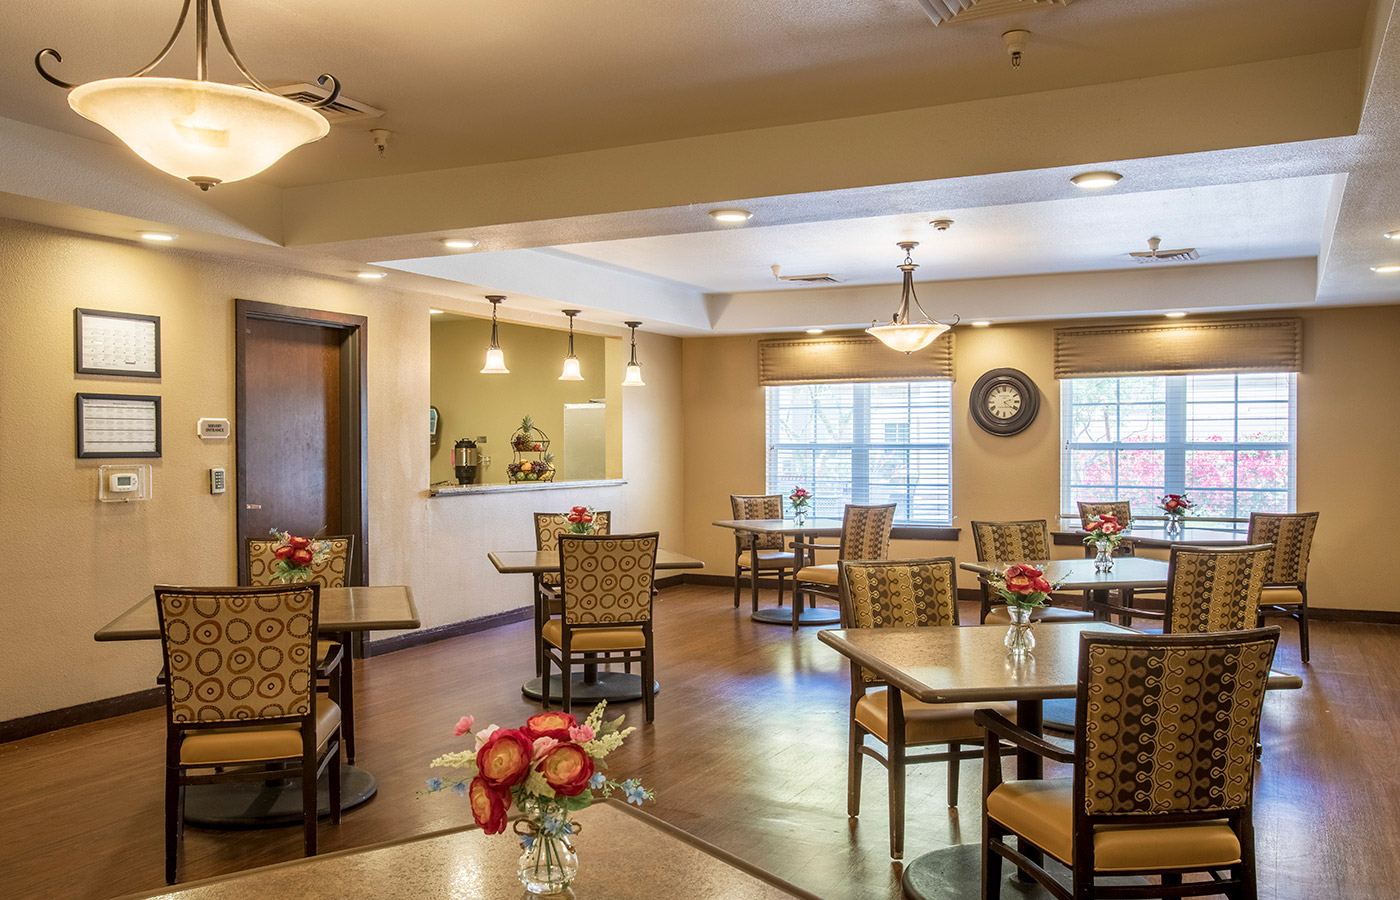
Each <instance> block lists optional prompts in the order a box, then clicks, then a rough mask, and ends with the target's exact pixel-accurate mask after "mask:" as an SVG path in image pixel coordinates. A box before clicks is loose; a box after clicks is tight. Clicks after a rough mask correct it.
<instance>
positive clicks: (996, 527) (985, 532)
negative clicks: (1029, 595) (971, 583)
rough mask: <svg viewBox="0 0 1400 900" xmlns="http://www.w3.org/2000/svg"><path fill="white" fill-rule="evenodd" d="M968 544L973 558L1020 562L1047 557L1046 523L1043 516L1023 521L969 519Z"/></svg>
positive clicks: (1047, 533)
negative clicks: (974, 553)
mask: <svg viewBox="0 0 1400 900" xmlns="http://www.w3.org/2000/svg"><path fill="white" fill-rule="evenodd" d="M972 544H973V547H974V548H976V550H977V561H978V562H986V561H987V560H993V559H998V560H1005V561H1007V562H1024V561H1028V560H1033V559H1049V558H1050V525H1049V523H1047V522H1046V521H1045V520H1044V519H1030V520H1028V521H1025V522H973V523H972Z"/></svg>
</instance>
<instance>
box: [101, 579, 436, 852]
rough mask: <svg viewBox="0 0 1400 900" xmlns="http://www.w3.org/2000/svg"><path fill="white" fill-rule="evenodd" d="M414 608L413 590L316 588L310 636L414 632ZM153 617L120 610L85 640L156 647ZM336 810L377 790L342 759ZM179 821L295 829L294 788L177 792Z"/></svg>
mask: <svg viewBox="0 0 1400 900" xmlns="http://www.w3.org/2000/svg"><path fill="white" fill-rule="evenodd" d="M421 625H422V622H421V621H420V620H419V618H418V608H417V607H416V606H415V605H414V603H413V590H412V589H411V588H409V587H408V586H407V585H402V584H397V585H371V586H366V587H340V588H332V587H323V588H321V601H320V609H319V611H318V621H317V629H316V632H317V636H318V637H320V638H322V639H325V640H333V641H339V642H340V643H341V646H343V647H347V648H348V647H349V646H350V640H351V638H352V636H354V635H363V634H365V633H366V632H369V631H402V630H409V629H414V628H418V627H420V626H421ZM160 636H161V635H160V613H159V611H158V610H157V608H156V597H155V594H147V595H146V597H145V598H143V599H142V600H140V601H139V602H137V603H136V604H135V605H133V606H132V607H130V608H129V609H127V610H126V611H125V612H123V613H122V614H121V615H119V616H117V617H116V618H115V619H113V620H112V621H110V622H108V623H107V624H106V625H103V626H102V627H101V628H99V629H98V630H97V632H96V633H95V634H94V635H93V640H96V641H103V642H106V641H159V640H160ZM340 664H341V665H342V666H344V667H346V673H345V677H346V679H347V681H346V688H347V689H342V691H341V704H342V706H344V707H345V709H344V710H343V713H344V716H345V718H346V719H347V720H352V721H353V719H352V717H353V714H354V707H353V705H352V704H353V702H354V701H353V699H352V698H353V697H354V689H353V678H354V674H353V673H354V665H353V662H352V660H351V659H350V656H349V654H348V653H347V655H346V656H345V658H344V659H342V661H341V663H340ZM340 784H341V808H342V809H351V808H353V807H356V806H359V805H360V804H361V803H364V802H365V801H367V800H369V799H370V798H371V797H373V796H374V794H375V792H376V791H377V790H378V789H379V782H378V780H377V779H376V778H375V777H374V775H373V774H372V773H370V772H369V771H368V770H366V769H364V768H362V767H360V766H357V765H354V759H353V757H349V756H347V758H346V760H345V762H344V763H343V764H342V765H341V767H340ZM318 803H319V805H320V814H321V815H327V814H328V813H329V812H330V802H329V794H328V790H327V786H326V783H325V778H324V776H323V778H322V784H321V785H320V791H319V799H318ZM185 821H186V822H188V823H190V824H191V825H202V826H204V827H206V828H235V829H236V828H263V827H271V826H277V825H287V824H294V823H298V822H301V821H302V800H301V780H300V779H296V778H287V779H279V780H276V781H266V782H263V781H237V782H224V783H221V784H196V785H190V786H189V787H187V788H186V789H185Z"/></svg>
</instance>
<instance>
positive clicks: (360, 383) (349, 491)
mask: <svg viewBox="0 0 1400 900" xmlns="http://www.w3.org/2000/svg"><path fill="white" fill-rule="evenodd" d="M252 319H260V320H268V321H275V322H292V323H295V324H298V325H314V326H318V327H321V328H333V329H336V330H337V331H340V332H342V335H341V341H340V408H341V410H342V411H344V413H345V415H342V416H341V423H340V443H341V480H340V482H341V483H340V492H341V494H340V502H341V510H342V512H341V515H342V516H343V517H345V520H346V522H348V523H349V524H351V525H353V526H354V533H355V535H356V536H357V538H358V540H357V543H358V544H359V547H358V548H357V550H358V553H356V554H355V556H354V557H353V558H352V561H351V565H350V569H349V570H348V571H346V573H345V576H346V584H350V585H357V584H369V477H368V476H369V472H368V463H369V404H368V402H367V387H368V380H367V377H366V373H367V358H368V352H367V340H366V337H367V335H366V330H367V325H368V323H369V319H368V318H366V317H365V316H353V315H349V314H348V313H338V312H329V311H327V310H320V309H304V308H302V307H298V306H282V305H280V304H276V303H263V302H261V301H258V300H244V299H242V298H235V299H234V357H235V375H234V382H235V383H234V395H235V396H234V414H235V416H236V419H235V421H234V428H233V434H234V438H235V441H236V454H237V456H236V469H235V472H236V475H235V479H236V480H235V482H234V497H235V499H236V502H237V504H238V506H237V509H238V522H237V530H236V532H235V535H234V541H235V542H236V543H237V544H238V546H237V547H236V548H235V555H236V557H237V559H238V583H239V584H247V583H248V558H247V554H246V553H245V552H244V548H243V546H242V539H241V537H240V535H242V534H243V529H244V526H245V525H246V524H247V523H246V521H245V513H246V512H247V511H246V510H245V509H244V507H243V502H242V492H243V486H244V484H245V483H246V482H245V479H246V476H247V470H246V468H245V466H246V463H245V460H246V459H247V454H246V453H245V452H244V451H245V450H246V449H247V435H246V434H245V432H244V430H243V423H244V422H245V421H247V415H246V414H247V402H248V400H247V396H246V393H247V392H246V381H245V376H246V374H247V352H248V339H247V335H248V323H249V320H252ZM356 473H358V477H356Z"/></svg>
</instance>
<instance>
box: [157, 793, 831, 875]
mask: <svg viewBox="0 0 1400 900" xmlns="http://www.w3.org/2000/svg"><path fill="white" fill-rule="evenodd" d="M423 802H425V803H452V802H456V803H458V804H460V805H462V806H463V809H465V803H464V801H461V800H457V799H456V798H453V797H448V796H446V795H443V796H441V797H431V798H428V799H426V800H424V801H423ZM575 819H576V820H577V821H578V822H579V824H580V825H581V826H582V828H581V830H580V832H579V834H578V836H576V837H575V838H574V839H573V844H574V849H575V850H576V851H577V852H578V856H579V868H578V880H577V881H575V882H574V885H573V889H572V890H571V891H570V892H569V894H568V896H569V897H572V898H576V900H644V898H645V900H655V898H677V900H680V898H692V897H715V898H721V897H722V898H724V900H778V898H792V897H800V898H804V900H817V897H816V896H815V895H814V894H809V893H807V892H806V891H803V890H801V889H800V888H797V887H794V886H793V885H791V884H788V883H787V882H785V881H782V880H781V879H779V878H777V877H776V876H774V875H770V874H769V873H767V872H764V871H763V870H761V869H759V868H757V867H756V866H753V865H750V864H749V863H746V862H744V861H743V860H741V859H739V858H738V857H735V856H733V855H732V854H729V853H726V852H725V851H723V850H720V849H719V848H718V847H714V846H711V845H710V844H706V843H705V842H703V841H701V840H699V839H698V838H695V837H692V836H691V835H689V834H686V833H685V832H683V831H681V830H680V829H677V828H675V827H673V826H671V825H667V824H666V823H665V822H662V821H661V820H659V819H656V818H654V817H652V816H649V815H647V814H646V813H643V812H638V811H636V810H633V809H629V808H627V807H626V806H625V805H623V804H621V803H620V802H619V801H617V800H608V801H604V802H602V803H598V804H595V805H594V806H592V807H590V808H588V809H586V810H584V811H583V812H580V813H576V814H575ZM519 858H520V841H519V840H518V839H517V838H516V837H515V836H514V835H513V834H511V833H509V832H507V833H506V834H498V835H487V834H484V833H483V832H481V831H480V830H479V829H477V828H464V829H455V830H452V831H445V832H439V833H437V834H433V835H425V836H422V837H416V838H411V839H408V840H404V841H397V842H393V843H389V844H380V845H378V846H375V847H366V848H361V849H356V850H341V851H339V852H336V853H326V854H322V855H321V856H316V857H312V858H311V859H300V860H295V861H293V862H286V863H280V864H278V865H274V866H267V867H264V868H260V869H253V870H251V871H248V872H242V873H239V874H237V875H231V876H226V877H223V878H216V879H211V880H209V881H203V882H195V883H192V884H190V885H188V886H185V887H182V888H180V889H178V890H170V889H167V890H166V891H164V892H161V893H158V894H147V895H145V896H146V897H148V898H152V900H153V898H157V897H160V898H166V900H264V898H268V897H318V898H319V897H335V898H338V900H422V898H426V897H451V898H453V900H499V898H503V897H504V898H518V897H528V896H530V895H529V894H526V893H525V889H524V888H523V887H521V885H520V881H519V880H518V878H517V877H516V874H515V872H516V861H517V860H518V859H519Z"/></svg>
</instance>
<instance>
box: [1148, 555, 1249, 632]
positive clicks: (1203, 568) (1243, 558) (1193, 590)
mask: <svg viewBox="0 0 1400 900" xmlns="http://www.w3.org/2000/svg"><path fill="white" fill-rule="evenodd" d="M1272 555H1273V548H1272V547H1271V546H1270V545H1268V544H1256V545H1250V546H1248V547H1217V548H1206V547H1179V546H1178V547H1173V548H1172V549H1171V556H1170V558H1169V559H1168V562H1167V617H1166V623H1165V625H1164V626H1163V630H1164V631H1166V632H1167V633H1169V634H1190V633H1197V634H1201V633H1206V632H1214V631H1238V630H1240V629H1243V628H1253V627H1254V626H1255V624H1256V623H1257V622H1258V617H1259V594H1260V592H1262V591H1263V589H1264V576H1265V574H1266V573H1267V571H1268V567H1269V558H1270V557H1271V556H1272Z"/></svg>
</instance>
